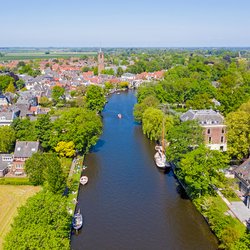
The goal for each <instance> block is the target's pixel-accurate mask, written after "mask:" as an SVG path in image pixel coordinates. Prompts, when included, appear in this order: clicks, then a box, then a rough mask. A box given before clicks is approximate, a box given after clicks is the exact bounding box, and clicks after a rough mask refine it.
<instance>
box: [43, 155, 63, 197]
mask: <svg viewBox="0 0 250 250" xmlns="http://www.w3.org/2000/svg"><path fill="white" fill-rule="evenodd" d="M45 164H46V168H45V172H44V176H45V185H46V186H47V188H48V190H49V191H51V192H52V193H54V194H56V193H58V194H62V193H63V191H64V190H65V187H66V178H65V175H64V173H63V169H62V166H61V162H60V161H59V159H58V157H57V156H56V154H47V157H46V158H45Z"/></svg>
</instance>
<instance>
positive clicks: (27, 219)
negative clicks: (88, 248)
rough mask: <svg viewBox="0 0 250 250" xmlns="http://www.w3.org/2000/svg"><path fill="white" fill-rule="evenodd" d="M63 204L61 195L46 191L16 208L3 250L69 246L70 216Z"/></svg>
mask: <svg viewBox="0 0 250 250" xmlns="http://www.w3.org/2000/svg"><path fill="white" fill-rule="evenodd" d="M66 204H67V203H66V198H65V197H62V196H61V195H54V194H51V193H49V192H46V193H45V192H40V193H38V194H37V195H35V196H33V197H31V198H29V199H28V201H27V203H26V204H25V205H24V206H22V207H21V208H19V210H18V215H17V216H16V217H15V219H14V223H13V224H12V225H11V230H10V232H9V233H8V235H7V236H6V239H5V243H4V250H12V249H55V250H64V249H65V250H66V249H69V248H70V244H69V224H70V215H69V214H68V212H67V209H66ZM34 232H35V233H34Z"/></svg>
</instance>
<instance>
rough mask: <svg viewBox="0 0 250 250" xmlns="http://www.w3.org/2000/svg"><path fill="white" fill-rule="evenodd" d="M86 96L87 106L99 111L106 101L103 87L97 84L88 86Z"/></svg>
mask: <svg viewBox="0 0 250 250" xmlns="http://www.w3.org/2000/svg"><path fill="white" fill-rule="evenodd" d="M85 98H86V106H87V108H88V109H90V110H94V111H97V112H100V111H101V110H102V109H103V107H104V105H105V103H106V99H105V97H104V91H103V89H102V88H101V87H99V86H95V85H90V86H89V87H88V88H87V91H86V95H85Z"/></svg>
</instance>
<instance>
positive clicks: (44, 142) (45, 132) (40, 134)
mask: <svg viewBox="0 0 250 250" xmlns="http://www.w3.org/2000/svg"><path fill="white" fill-rule="evenodd" d="M34 126H35V133H36V137H37V139H38V140H39V141H40V142H41V146H42V148H43V149H44V150H45V151H48V150H49V149H50V145H49V141H50V137H51V136H52V135H51V131H52V127H53V124H52V123H51V121H50V115H49V114H42V115H38V117H37V120H36V121H35V124H34Z"/></svg>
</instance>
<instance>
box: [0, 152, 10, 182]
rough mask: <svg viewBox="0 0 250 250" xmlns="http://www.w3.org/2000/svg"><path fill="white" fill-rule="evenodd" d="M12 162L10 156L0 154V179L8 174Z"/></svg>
mask: <svg viewBox="0 0 250 250" xmlns="http://www.w3.org/2000/svg"><path fill="white" fill-rule="evenodd" d="M12 162H13V155H12V154H0V177H4V176H5V175H6V174H7V173H8V172H9V169H10V168H11V165H12Z"/></svg>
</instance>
